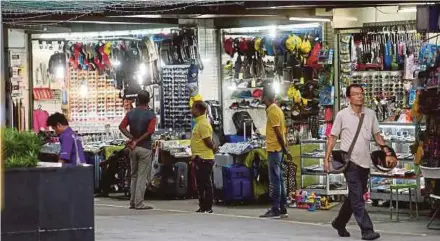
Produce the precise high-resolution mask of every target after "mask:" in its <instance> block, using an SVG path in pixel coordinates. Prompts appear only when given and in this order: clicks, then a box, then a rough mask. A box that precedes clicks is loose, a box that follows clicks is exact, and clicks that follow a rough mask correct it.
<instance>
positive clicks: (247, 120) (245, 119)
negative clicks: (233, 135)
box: [232, 111, 254, 137]
mask: <svg viewBox="0 0 440 241" xmlns="http://www.w3.org/2000/svg"><path fill="white" fill-rule="evenodd" d="M232 121H233V122H234V126H235V129H236V130H237V135H239V136H243V135H244V134H245V129H246V136H248V137H250V136H251V133H252V128H254V121H253V120H252V117H251V115H249V113H248V112H247V111H240V112H236V113H234V115H233V116H232Z"/></svg>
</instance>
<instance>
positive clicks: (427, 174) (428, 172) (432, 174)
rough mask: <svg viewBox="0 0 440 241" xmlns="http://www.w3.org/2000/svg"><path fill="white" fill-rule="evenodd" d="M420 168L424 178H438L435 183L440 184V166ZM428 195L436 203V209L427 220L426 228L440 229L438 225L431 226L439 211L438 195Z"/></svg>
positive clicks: (439, 200) (439, 197)
mask: <svg viewBox="0 0 440 241" xmlns="http://www.w3.org/2000/svg"><path fill="white" fill-rule="evenodd" d="M420 169H421V171H422V175H423V177H424V178H429V179H438V180H439V181H438V182H437V185H440V168H439V167H437V168H433V167H424V166H420ZM429 197H430V198H431V199H432V200H433V201H434V203H435V205H436V210H435V212H434V214H433V215H432V217H431V219H430V220H429V223H428V225H427V226H426V227H427V228H428V229H433V230H440V227H435V228H434V227H431V224H432V222H433V221H434V219H435V218H436V217H437V214H438V213H439V211H440V196H438V195H434V194H431V195H429Z"/></svg>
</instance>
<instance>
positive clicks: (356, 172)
mask: <svg viewBox="0 0 440 241" xmlns="http://www.w3.org/2000/svg"><path fill="white" fill-rule="evenodd" d="M346 95H347V98H348V100H349V102H350V106H349V107H347V108H345V109H343V110H341V111H339V112H338V114H337V115H336V118H335V121H334V124H333V128H332V131H331V135H330V136H329V137H328V141H327V150H326V155H325V162H324V168H325V170H326V171H329V162H330V155H331V152H332V150H333V148H334V147H335V144H336V140H337V139H338V138H339V139H341V150H343V151H346V152H348V149H349V148H350V145H351V143H352V142H353V139H354V137H355V134H356V131H357V128H358V124H359V122H360V118H361V115H362V114H364V120H363V123H362V126H361V129H360V132H359V136H358V138H357V141H356V143H355V145H354V148H353V151H352V154H351V156H350V162H349V164H348V167H347V169H346V170H345V172H344V175H345V178H346V180H347V185H348V198H347V199H346V200H345V202H344V204H343V205H342V207H341V210H340V211H339V215H338V217H336V219H335V220H334V221H333V223H332V226H333V227H334V228H335V229H336V230H337V231H338V234H339V236H341V237H350V233H349V232H348V231H347V229H346V228H345V226H346V225H347V223H348V221H349V220H350V218H351V215H352V214H354V217H355V218H356V221H357V223H358V225H359V227H360V228H361V232H362V239H363V240H375V239H378V238H379V237H380V235H379V234H378V233H376V232H374V229H373V223H372V222H371V219H370V217H369V216H368V213H367V211H366V210H365V200H364V199H363V194H364V193H365V190H366V188H367V182H368V175H369V173H370V166H371V156H370V141H371V137H372V136H373V137H374V140H375V141H376V143H377V144H379V146H381V147H384V146H385V143H384V141H383V138H382V136H381V135H380V130H379V122H378V121H377V117H376V113H375V112H374V111H373V110H370V109H368V108H366V107H364V90H363V89H362V86H360V85H359V84H352V85H350V86H348V87H347V93H346Z"/></svg>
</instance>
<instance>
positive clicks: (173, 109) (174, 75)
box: [161, 65, 192, 131]
mask: <svg viewBox="0 0 440 241" xmlns="http://www.w3.org/2000/svg"><path fill="white" fill-rule="evenodd" d="M188 74H189V66H187V65H168V66H164V67H163V68H162V91H163V92H162V98H163V102H162V105H163V108H162V112H161V114H162V120H163V126H162V127H163V128H165V129H169V128H171V129H173V130H182V131H191V120H192V116H191V112H190V108H189V107H188V105H189V99H190V94H189V90H188V88H187V85H188Z"/></svg>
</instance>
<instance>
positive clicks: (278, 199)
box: [260, 86, 292, 218]
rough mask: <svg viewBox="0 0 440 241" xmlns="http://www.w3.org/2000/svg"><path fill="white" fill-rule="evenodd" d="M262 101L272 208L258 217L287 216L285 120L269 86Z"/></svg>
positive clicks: (288, 156)
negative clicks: (264, 112)
mask: <svg viewBox="0 0 440 241" xmlns="http://www.w3.org/2000/svg"><path fill="white" fill-rule="evenodd" d="M263 103H264V104H265V105H266V114H267V122H266V150H267V152H268V154H269V182H270V184H269V185H271V186H272V187H273V191H272V193H271V198H272V208H271V209H269V210H267V212H266V213H265V214H263V215H261V216H260V217H262V218H281V217H287V216H288V214H287V195H286V189H285V186H284V181H283V175H282V164H283V154H285V155H286V156H287V158H288V160H289V161H292V155H291V154H290V152H289V151H288V150H287V146H286V120H285V117H284V113H283V111H282V110H281V108H280V107H279V106H278V105H277V104H275V91H274V90H273V88H272V87H271V86H269V87H266V88H264V90H263Z"/></svg>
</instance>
